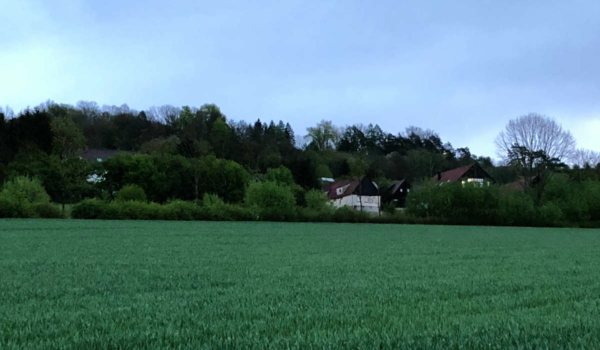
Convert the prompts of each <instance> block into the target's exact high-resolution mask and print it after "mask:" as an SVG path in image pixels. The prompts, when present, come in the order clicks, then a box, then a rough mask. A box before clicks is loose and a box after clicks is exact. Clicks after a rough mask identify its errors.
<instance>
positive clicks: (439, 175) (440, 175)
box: [438, 172, 442, 181]
mask: <svg viewBox="0 0 600 350" xmlns="http://www.w3.org/2000/svg"><path fill="white" fill-rule="evenodd" d="M441 180H442V173H441V172H438V181H441Z"/></svg>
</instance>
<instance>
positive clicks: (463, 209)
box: [406, 182, 499, 225]
mask: <svg viewBox="0 0 600 350" xmlns="http://www.w3.org/2000/svg"><path fill="white" fill-rule="evenodd" d="M498 205H499V189H498V187H497V186H483V187H482V186H479V185H477V184H466V185H463V184H462V183H460V182H455V183H449V184H448V183H446V184H443V185H437V184H429V185H426V186H424V187H423V188H422V189H421V190H418V191H412V192H411V193H410V194H409V195H408V197H407V206H406V209H407V212H408V214H410V215H414V216H415V217H418V218H436V219H439V220H441V221H444V222H448V223H453V224H477V225H493V224H496V223H497V222H498V221H499V218H498Z"/></svg>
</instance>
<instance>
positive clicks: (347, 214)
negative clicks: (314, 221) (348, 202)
mask: <svg viewBox="0 0 600 350" xmlns="http://www.w3.org/2000/svg"><path fill="white" fill-rule="evenodd" d="M371 218H372V217H371V215H370V214H369V213H366V212H361V211H358V210H354V209H352V208H350V207H346V206H344V207H341V208H339V209H338V210H336V211H335V213H334V214H333V221H334V222H348V223H367V222H369V221H370V219H371Z"/></svg>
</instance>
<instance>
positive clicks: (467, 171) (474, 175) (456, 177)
mask: <svg viewBox="0 0 600 350" xmlns="http://www.w3.org/2000/svg"><path fill="white" fill-rule="evenodd" d="M433 180H434V181H436V182H438V183H439V184H443V183H448V182H456V181H460V182H461V183H462V184H463V185H464V184H467V183H478V184H480V185H481V186H483V184H484V183H487V184H488V185H489V184H490V183H496V181H495V180H494V179H493V178H492V177H491V176H490V174H488V173H487V172H486V171H485V170H483V168H482V167H481V166H480V165H479V164H477V163H473V164H471V165H465V166H462V167H460V168H456V169H452V170H448V171H445V172H443V173H438V174H437V175H436V176H434V177H433Z"/></svg>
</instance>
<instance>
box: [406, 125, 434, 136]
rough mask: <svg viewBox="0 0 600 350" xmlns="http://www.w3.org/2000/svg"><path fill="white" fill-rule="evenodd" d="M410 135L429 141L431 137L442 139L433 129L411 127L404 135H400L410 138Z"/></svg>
mask: <svg viewBox="0 0 600 350" xmlns="http://www.w3.org/2000/svg"><path fill="white" fill-rule="evenodd" d="M410 135H417V136H419V137H420V138H422V139H428V138H431V137H438V138H439V137H440V135H438V134H437V133H436V132H435V131H433V130H431V129H423V128H421V127H418V126H414V125H411V126H409V127H407V128H406V129H405V130H404V133H400V136H402V137H405V138H409V137H410Z"/></svg>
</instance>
